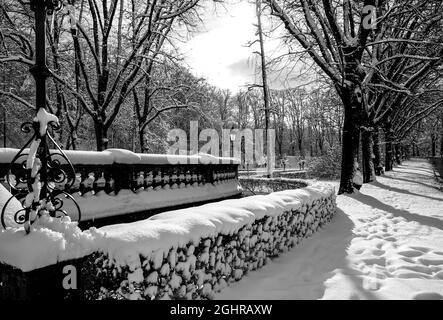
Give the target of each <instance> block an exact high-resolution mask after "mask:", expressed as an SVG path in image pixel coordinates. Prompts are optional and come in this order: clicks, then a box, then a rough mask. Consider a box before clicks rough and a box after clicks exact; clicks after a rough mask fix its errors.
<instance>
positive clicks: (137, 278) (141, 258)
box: [0, 184, 336, 299]
mask: <svg viewBox="0 0 443 320" xmlns="http://www.w3.org/2000/svg"><path fill="white" fill-rule="evenodd" d="M335 211H336V202H335V189H334V187H332V186H330V185H327V184H314V185H309V186H308V187H305V188H301V189H294V190H285V191H280V192H274V193H271V194H269V195H257V196H251V197H246V198H242V199H231V200H224V201H220V202H215V203H209V204H206V205H202V206H199V207H192V208H187V209H182V210H176V211H169V212H165V213H161V214H158V215H155V216H152V217H150V218H148V219H146V220H142V221H137V222H133V223H126V224H118V225H109V226H105V227H102V228H99V229H96V228H91V229H89V230H86V231H81V230H80V229H79V228H78V227H77V226H76V223H73V222H71V221H70V219H69V218H66V219H63V220H59V219H53V218H50V217H42V218H41V219H40V220H38V222H37V224H36V225H35V226H34V228H33V231H32V232H31V233H30V234H29V235H25V233H24V231H23V230H22V229H14V228H13V229H7V230H0V265H3V266H8V267H7V268H4V267H0V278H1V279H2V282H1V285H0V289H1V290H0V293H1V295H3V294H4V292H5V290H3V289H5V288H11V287H13V286H14V285H13V284H11V283H9V284H8V281H15V280H8V279H21V280H20V281H22V282H23V283H24V284H25V285H26V286H28V287H30V288H38V290H44V288H45V287H47V288H56V289H51V290H52V291H51V292H50V293H48V296H49V297H52V296H54V293H53V292H58V294H61V295H62V296H64V297H66V296H67V297H72V296H73V295H72V292H70V291H64V289H63V287H62V281H61V280H60V279H63V277H65V273H64V272H65V267H66V266H67V265H71V264H72V261H81V262H78V263H75V264H74V265H75V268H76V277H77V279H78V281H79V283H80V284H81V285H79V286H78V289H77V290H78V294H76V295H74V296H76V297H81V298H85V299H108V298H111V299H175V298H177V299H182V298H186V299H197V298H201V299H211V298H212V297H213V294H214V293H215V292H217V291H219V290H221V289H223V287H225V286H226V285H229V283H231V282H233V281H238V280H240V279H241V278H242V277H244V276H245V275H247V273H248V272H251V271H253V270H256V269H258V268H260V267H262V266H263V265H265V264H266V263H268V262H269V261H270V259H272V258H273V257H275V256H278V255H279V254H281V253H283V252H285V251H287V250H289V249H290V248H292V247H294V246H295V245H296V244H297V243H299V242H300V241H301V240H302V239H303V238H306V237H308V236H310V235H311V234H312V233H314V232H315V231H317V230H318V229H319V228H320V227H321V226H323V225H324V224H325V223H327V222H328V221H330V219H331V218H332V216H333V215H334V213H335ZM54 266H56V267H54ZM57 266H58V267H57ZM9 267H12V268H13V269H12V270H13V272H12V273H11V272H10V270H11V268H9ZM5 270H6V271H5ZM8 270H9V271H8ZM45 270H48V271H45ZM36 271H39V272H38V273H36ZM45 273H50V274H51V276H48V277H47V279H56V280H54V281H55V282H56V283H55V284H53V285H50V284H46V283H45V285H44V286H43V287H42V286H40V285H35V284H33V282H35V281H37V282H38V281H40V282H41V280H39V279H42V277H43V278H44V274H45ZM11 274H13V276H12V277H10V276H8V275H11ZM5 275H6V277H5ZM5 279H6V280H5ZM23 279H24V280H23ZM48 281H49V280H48ZM40 282H39V283H40ZM57 288H58V289H57ZM32 290H33V289H32ZM32 290H31V291H32ZM6 292H7V290H6ZM39 294H40V293H39ZM1 295H0V296H1ZM19 296H20V295H19ZM41 296H45V295H44V294H43V293H42V294H41ZM0 298H1V297H0Z"/></svg>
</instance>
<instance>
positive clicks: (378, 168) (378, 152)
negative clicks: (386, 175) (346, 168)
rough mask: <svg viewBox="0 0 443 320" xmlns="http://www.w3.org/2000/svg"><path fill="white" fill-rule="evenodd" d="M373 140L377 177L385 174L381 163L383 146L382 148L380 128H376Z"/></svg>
mask: <svg viewBox="0 0 443 320" xmlns="http://www.w3.org/2000/svg"><path fill="white" fill-rule="evenodd" d="M372 140H373V142H374V150H373V151H374V159H373V160H374V161H373V163H374V170H375V174H376V175H377V176H380V175H381V174H382V172H383V164H382V163H381V146H380V132H379V131H378V128H377V127H375V130H374V132H373V134H372Z"/></svg>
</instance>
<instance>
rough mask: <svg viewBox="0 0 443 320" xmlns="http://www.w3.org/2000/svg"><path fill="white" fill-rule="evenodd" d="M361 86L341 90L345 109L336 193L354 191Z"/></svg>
mask: <svg viewBox="0 0 443 320" xmlns="http://www.w3.org/2000/svg"><path fill="white" fill-rule="evenodd" d="M360 88H361V86H360V85H359V83H357V84H356V83H355V82H354V86H353V87H350V88H346V89H345V90H343V94H342V101H343V106H344V111H345V116H344V121H343V139H342V141H343V144H342V162H341V177H340V188H339V191H338V194H342V193H353V192H354V177H355V175H356V174H357V172H358V170H359V169H358V152H359V147H360V127H361V125H362V123H363V120H364V114H365V113H364V112H365V110H364V107H363V102H362V99H361V89H360Z"/></svg>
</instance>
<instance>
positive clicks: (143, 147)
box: [138, 128, 148, 153]
mask: <svg viewBox="0 0 443 320" xmlns="http://www.w3.org/2000/svg"><path fill="white" fill-rule="evenodd" d="M138 139H139V141H140V150H141V153H146V152H147V151H148V147H147V145H146V139H145V130H144V129H143V128H139V130H138Z"/></svg>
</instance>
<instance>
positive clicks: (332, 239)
mask: <svg viewBox="0 0 443 320" xmlns="http://www.w3.org/2000/svg"><path fill="white" fill-rule="evenodd" d="M435 186H436V184H435V182H434V178H433V171H432V167H431V166H430V164H428V163H427V162H426V161H425V160H412V161H408V162H405V163H404V164H403V165H402V166H399V167H397V168H395V169H394V172H390V173H387V174H386V176H384V177H378V181H377V182H375V183H372V184H367V185H364V186H363V188H362V189H361V193H360V194H357V195H352V196H349V195H341V196H338V197H337V203H338V207H339V210H338V213H337V215H336V216H335V217H334V219H333V221H332V222H331V223H330V224H327V225H326V226H325V227H324V229H323V230H321V231H319V232H317V233H316V234H314V235H313V237H311V238H310V239H306V240H304V241H303V242H302V243H301V244H300V245H299V246H297V247H296V248H294V249H292V251H290V252H289V253H287V254H285V255H282V256H281V257H279V258H277V259H275V260H273V261H272V262H271V263H269V264H268V265H266V266H265V267H264V268H262V269H261V270H259V271H255V272H252V273H250V274H249V275H247V276H246V277H245V278H244V279H243V280H241V281H240V282H238V283H235V284H232V285H231V286H230V287H228V288H226V289H225V290H223V291H222V292H221V293H219V294H218V295H217V296H216V298H217V299H263V300H265V299H442V298H443V193H442V192H440V191H438V190H437V189H436V188H435Z"/></svg>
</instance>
